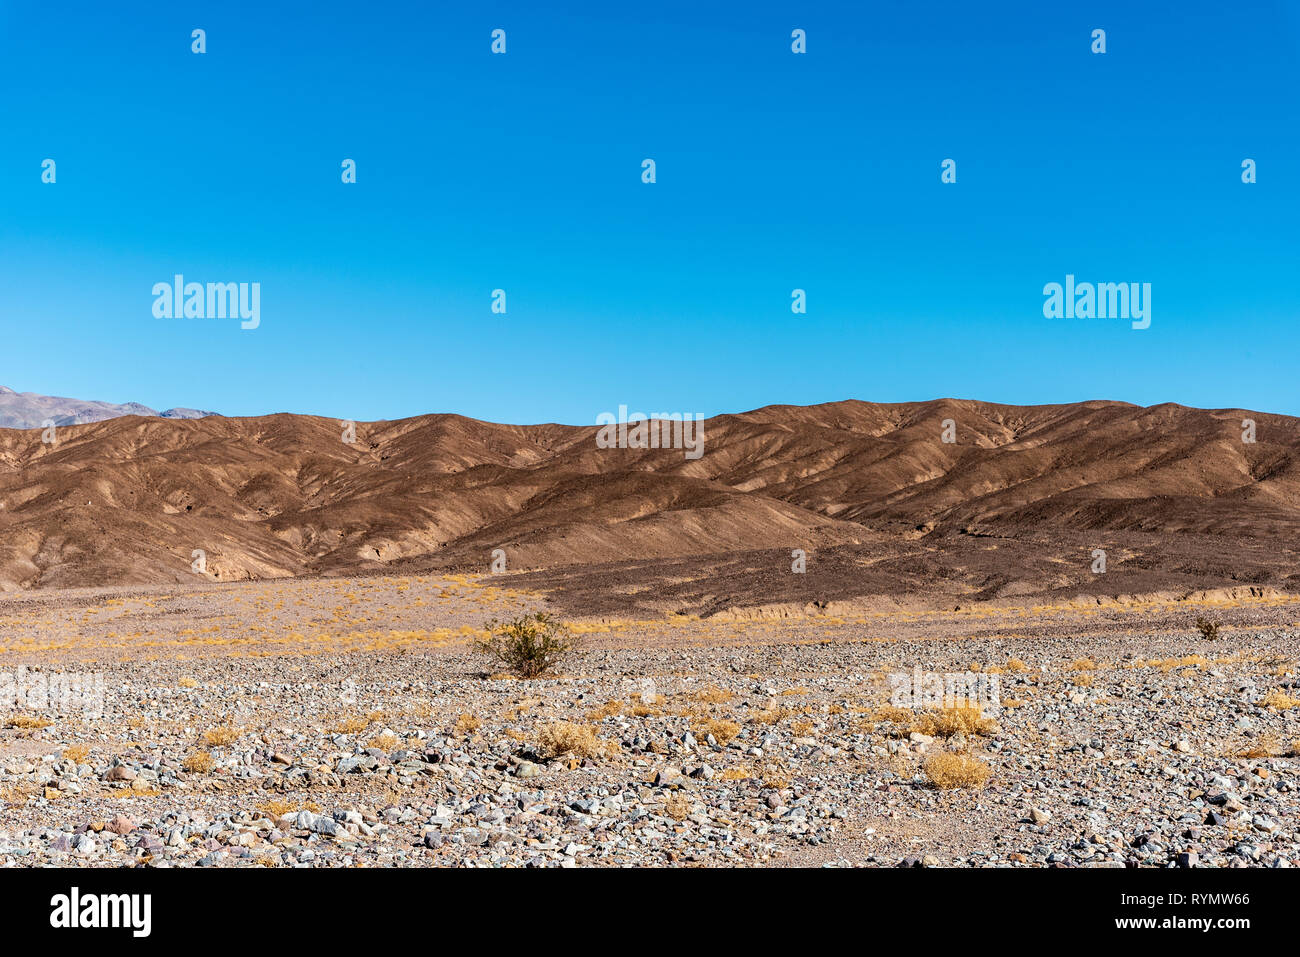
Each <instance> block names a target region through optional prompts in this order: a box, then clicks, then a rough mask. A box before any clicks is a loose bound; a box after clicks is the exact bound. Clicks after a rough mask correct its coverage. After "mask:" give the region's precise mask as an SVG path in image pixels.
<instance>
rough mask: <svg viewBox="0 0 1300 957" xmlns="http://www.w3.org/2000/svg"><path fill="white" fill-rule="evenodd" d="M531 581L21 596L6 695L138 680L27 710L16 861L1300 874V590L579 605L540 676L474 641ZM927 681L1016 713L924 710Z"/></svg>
mask: <svg viewBox="0 0 1300 957" xmlns="http://www.w3.org/2000/svg"><path fill="white" fill-rule="evenodd" d="M510 584H511V582H510V576H503V577H501V578H470V577H455V578H446V577H434V576H413V577H386V578H356V579H292V580H280V581H262V582H241V583H234V584H225V585H220V584H219V585H214V584H208V583H196V584H195V585H194V586H192V587H181V586H175V585H173V586H170V587H167V588H157V587H147V588H130V589H93V590H63V591H41V592H16V593H11V594H8V595H5V596H3V597H0V672H3V673H4V675H0V696H2V695H4V694H5V693H6V692H7V691H9V692H13V691H15V689H18V688H23V689H26V690H28V691H31V689H33V688H36V689H39V687H40V683H41V682H42V680H48V679H49V678H51V677H52V676H54V675H59V674H61V675H65V676H66V675H82V676H86V675H102V677H103V689H104V690H103V701H102V713H95V712H94V710H93V709H91V710H87V709H86V708H84V707H82V706H80V704H78V705H77V706H72V705H68V706H66V707H65V706H62V705H53V706H52V705H49V704H45V705H40V704H39V702H37V706H33V703H32V701H30V700H29V701H27V702H26V703H25V704H24V703H23V702H19V701H17V700H16V698H15V697H14V695H13V694H10V697H9V700H7V701H0V725H2V727H0V862H3V865H4V866H6V867H15V866H43V865H76V866H121V865H146V866H153V867H176V866H203V867H239V866H262V867H395V866H404V867H410V866H418V867H428V866H441V865H451V866H542V867H556V866H558V867H574V866H626V865H641V866H774V865H775V866H786V865H794V866H862V865H866V866H888V867H893V866H899V865H905V866H939V865H943V866H959V867H968V866H998V867H1003V866H1010V867H1035V866H1063V867H1097V866H1112V867H1119V866H1134V865H1141V866H1151V867H1177V866H1199V867H1204V866H1212V867H1291V866H1297V865H1300V824H1297V819H1296V814H1297V811H1298V810H1300V774H1298V773H1297V772H1298V771H1300V757H1297V753H1298V752H1297V748H1300V677H1298V671H1297V668H1298V662H1300V597H1292V596H1288V595H1271V596H1266V597H1251V596H1250V595H1249V594H1245V595H1242V596H1239V597H1226V598H1225V597H1218V598H1203V599H1201V600H1189V599H1184V600H1181V601H1174V600H1170V601H1168V602H1161V601H1154V600H1146V601H1136V600H1134V601H1129V602H1126V603H1123V604H1120V603H1106V602H1098V601H1095V600H1081V601H1079V602H1075V603H1065V604H1060V605H1053V606H1037V607H1033V606H1025V607H1015V606H1010V605H1001V606H998V607H994V606H991V605H988V606H986V605H979V604H976V605H971V606H968V607H963V608H962V609H960V610H952V609H949V610H943V611H937V610H920V609H916V610H906V609H890V610H885V611H874V612H870V611H863V612H861V613H860V614H840V615H835V616H830V615H817V614H812V615H796V616H792V617H786V618H764V617H754V618H752V619H747V618H745V617H743V616H734V615H733V616H729V617H727V618H726V619H725V620H724V619H723V618H722V617H713V618H707V619H698V618H694V617H690V616H681V615H678V616H670V617H668V618H662V619H654V620H646V621H637V620H620V619H617V618H614V617H604V618H586V619H583V618H581V617H580V616H574V617H571V618H570V620H571V621H572V622H573V624H574V627H575V630H576V631H577V632H578V633H579V634H580V635H581V636H582V639H583V643H584V646H583V649H582V651H581V653H580V654H578V655H576V656H574V657H573V658H571V659H570V660H569V661H568V662H567V663H566V664H565V666H564V668H563V673H561V674H558V675H555V676H552V677H547V678H544V679H535V680H519V679H516V678H513V677H510V676H508V675H504V674H499V673H497V668H496V666H495V665H493V663H492V662H491V661H489V660H487V659H485V658H483V657H482V656H481V655H479V654H476V653H475V652H474V650H473V647H472V639H473V638H474V636H475V635H476V634H479V633H481V629H482V627H483V625H484V623H485V621H487V620H488V619H490V618H494V617H495V618H501V617H506V616H510V615H513V614H517V613H520V612H522V611H526V610H537V609H542V608H545V607H546V604H547V598H546V596H545V595H544V594H542V593H540V592H536V591H528V590H523V589H520V588H517V587H516V588H513V589H512V588H511V587H509V586H510ZM516 584H517V583H516ZM1198 616H1202V617H1204V618H1206V619H1207V620H1210V621H1213V622H1216V623H1218V624H1220V625H1221V630H1220V633H1219V636H1218V637H1217V638H1215V639H1207V638H1206V637H1205V636H1203V634H1202V633H1201V632H1200V631H1199V630H1198V629H1197V628H1196V627H1195V626H1194V622H1195V619H1196V618H1197V617H1198ZM914 668H920V669H922V670H923V671H926V672H939V673H958V672H970V671H979V672H982V673H985V674H992V675H996V677H997V680H998V684H999V686H1000V692H1001V694H1000V707H999V709H998V710H997V711H996V713H994V714H991V715H986V716H985V717H984V718H982V719H981V718H979V717H978V716H977V715H974V714H973V713H972V712H971V711H969V710H962V709H947V710H944V709H936V710H924V709H922V710H917V709H907V708H900V707H896V706H894V705H891V703H890V687H889V677H888V676H889V675H890V674H893V673H911V672H912V671H913V669H914ZM5 676H8V678H7V679H6V677H5ZM35 693H38V692H35Z"/></svg>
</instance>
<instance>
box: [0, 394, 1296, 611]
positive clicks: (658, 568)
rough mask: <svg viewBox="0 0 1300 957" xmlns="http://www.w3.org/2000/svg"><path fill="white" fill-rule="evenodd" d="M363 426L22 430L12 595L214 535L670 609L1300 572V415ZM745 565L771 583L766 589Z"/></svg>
mask: <svg viewBox="0 0 1300 957" xmlns="http://www.w3.org/2000/svg"><path fill="white" fill-rule="evenodd" d="M1243 419H1252V420H1253V421H1254V422H1255V427H1256V432H1257V441H1256V442H1255V443H1247V442H1243V441H1242V433H1243V426H1242V420H1243ZM948 420H951V426H952V429H951V432H952V437H953V438H954V439H955V441H953V442H945V441H944V440H943V437H944V432H945V425H946V424H948ZM355 430H356V441H355V442H354V443H351V444H349V443H347V442H345V441H344V437H345V433H346V431H347V430H346V429H345V427H344V423H343V422H342V421H341V420H337V419H332V418H325V417H320V416H305V415H296V414H289V413H279V414H275V415H269V416H256V417H249V418H226V417H221V416H213V417H205V418H197V419H167V418H154V417H142V416H133V415H127V416H119V417H114V418H111V419H106V420H103V421H99V422H94V423H88V424H76V425H69V426H65V427H63V428H60V429H59V430H58V436H57V442H56V443H54V444H47V443H44V442H42V441H41V435H40V434H39V433H35V432H31V431H27V432H24V431H16V430H0V505H3V507H0V588H9V589H13V588H37V587H67V586H78V585H103V584H147V583H161V582H168V581H188V580H191V578H192V577H193V575H194V573H193V572H191V570H190V566H191V562H192V558H191V555H192V553H193V552H194V550H196V549H201V550H202V551H203V552H204V553H205V556H206V568H205V571H204V574H203V576H202V577H205V578H207V579H209V580H214V581H232V580H244V579H249V578H267V577H284V576H294V575H329V576H337V575H353V574H368V573H377V572H386V573H397V574H420V573H425V572H435V571H436V572H441V571H477V572H480V573H484V574H486V573H487V571H488V564H489V562H490V556H491V553H492V551H493V550H494V549H496V548H502V549H504V550H505V552H506V555H507V569H508V571H509V572H510V573H511V576H512V577H516V578H519V577H520V576H522V579H521V580H528V581H529V582H530V583H533V584H536V585H538V587H551V586H556V587H559V586H558V585H556V583H567V584H563V587H566V588H569V589H571V590H573V591H575V593H576V592H582V593H583V594H584V595H585V597H586V599H587V600H588V602H589V604H593V603H594V604H593V607H594V605H599V604H601V603H602V602H607V601H609V600H613V599H614V598H620V596H621V598H626V599H627V601H628V602H630V603H632V604H635V605H637V606H638V607H645V608H651V606H653V608H651V610H654V609H658V610H663V608H665V607H667V606H668V605H671V604H673V603H675V602H679V601H680V603H681V604H682V606H683V607H687V608H695V609H701V608H706V607H708V608H714V607H715V606H717V605H718V604H719V603H720V602H726V603H728V604H735V605H745V604H756V603H761V602H762V601H764V600H768V599H773V600H789V601H798V600H801V599H802V598H805V597H806V598H807V599H808V600H810V601H818V600H821V598H818V597H817V596H818V595H822V596H823V597H824V596H826V595H831V596H839V597H838V598H837V599H836V600H840V598H845V597H853V596H854V595H855V594H856V595H872V594H894V593H902V592H913V593H918V594H929V595H931V596H932V597H933V598H934V600H936V601H948V600H949V599H952V598H961V597H963V596H966V597H968V598H969V596H982V597H980V598H977V599H976V600H990V599H996V598H1000V597H1003V596H1005V595H1012V594H1044V595H1049V594H1065V593H1071V594H1073V593H1084V594H1091V593H1094V592H1096V593H1101V592H1106V593H1120V592H1123V593H1130V594H1132V593H1137V592H1142V591H1158V590H1161V589H1166V590H1168V589H1173V590H1174V591H1177V590H1180V589H1182V590H1190V589H1197V588H1199V589H1205V588H1212V587H1213V588H1217V587H1224V586H1231V585H1234V584H1241V583H1242V582H1248V583H1252V584H1255V583H1259V584H1268V585H1270V586H1271V587H1275V588H1282V589H1285V588H1288V587H1293V586H1294V587H1300V573H1298V572H1297V570H1296V566H1297V564H1300V556H1298V555H1297V553H1296V550H1295V547H1294V546H1293V545H1292V544H1291V543H1292V542H1296V541H1300V534H1298V533H1300V469H1298V468H1297V464H1296V463H1297V460H1298V458H1300V419H1295V418H1292V417H1289V416H1282V415H1275V414H1271V413H1255V412H1249V411H1247V410H1240V409H1217V410H1205V409H1194V408H1190V407H1186V406H1180V405H1176V404H1173V403H1163V404H1160V405H1156V406H1149V407H1143V406H1135V405H1131V404H1128V403H1121V402H1110V401H1107V400H1090V401H1087V402H1081V403H1064V404H1055V405H1042V406H1013V405H1004V404H998V403H986V402H981V401H978V400H968V399H935V400H930V401H927V402H912V403H870V402H863V401H860V400H843V401H840V402H834V403H825V404H822V405H815V406H778V405H774V406H766V407H763V408H761V409H755V410H752V411H750V412H741V413H731V414H725V415H719V416H715V417H713V418H711V419H706V420H705V421H704V422H703V431H704V453H703V455H702V456H701V457H700V458H698V459H688V458H686V457H685V455H684V453H683V451H682V450H680V449H636V448H633V449H627V448H624V449H619V448H600V447H598V445H597V442H596V435H597V427H595V426H569V425H557V424H542V425H527V426H519V425H508V424H499V423H491V422H481V421H479V420H475V419H470V418H467V417H464V416H459V415H455V414H449V413H437V414H428V415H422V416H414V417H411V418H407V419H396V420H390V421H378V422H358V423H356V424H355ZM998 543H1001V544H998ZM992 546H996V547H992ZM1102 547H1104V548H1107V549H1108V550H1109V551H1110V563H1111V564H1110V569H1109V572H1108V573H1107V574H1105V575H1095V574H1092V573H1090V572H1089V566H1090V563H1091V562H1092V558H1091V557H1090V555H1091V551H1092V549H1093V548H1102ZM796 548H799V549H803V550H804V551H805V552H806V553H807V554H808V555H809V556H810V557H809V561H808V572H807V574H804V575H799V574H791V573H790V565H791V559H790V557H789V556H790V553H791V551H792V550H793V549H796ZM999 551H1000V553H999ZM782 556H784V557H782ZM813 556H816V557H815V558H814V557H813ZM740 567H745V568H750V569H753V568H761V569H765V570H766V571H763V573H762V574H758V573H754V575H753V584H752V586H751V585H749V584H746V582H748V581H749V579H748V578H746V576H745V575H744V574H740V573H735V574H733V572H732V571H729V569H735V568H740ZM773 569H774V570H775V572H773V575H772V576H770V580H769V576H768V571H771V570H773ZM782 569H784V571H782ZM815 570H816V573H815V574H814V571H815ZM720 582H723V583H725V588H724V590H725V591H726V592H727V593H726V594H722V593H720V592H719V588H723V587H724V586H723V585H720V584H719V583H720ZM656 583H657V584H656ZM656 589H657V590H658V591H656ZM638 596H641V597H638ZM647 596H648V597H647ZM656 596H657V597H656ZM620 600H621V599H620ZM661 606H662V607H661ZM715 610H716V609H715Z"/></svg>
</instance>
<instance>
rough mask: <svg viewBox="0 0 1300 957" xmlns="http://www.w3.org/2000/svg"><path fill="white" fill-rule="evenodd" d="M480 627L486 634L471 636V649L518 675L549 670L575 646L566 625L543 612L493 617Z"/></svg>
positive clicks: (528, 675)
mask: <svg viewBox="0 0 1300 957" xmlns="http://www.w3.org/2000/svg"><path fill="white" fill-rule="evenodd" d="M483 627H484V629H485V630H486V631H487V633H488V636H487V637H486V638H477V639H475V641H474V647H475V650H477V651H478V652H480V653H481V654H484V655H487V656H488V657H490V658H492V659H493V660H495V661H496V662H497V663H498V664H499V665H501V666H502V667H504V668H506V669H507V670H509V671H512V672H514V673H515V674H517V675H518V676H519V677H521V678H536V677H537V676H539V675H543V674H545V673H546V672H548V671H551V670H553V669H554V668H555V667H556V666H557V665H559V663H560V662H561V661H563V660H564V659H565V658H566V657H568V656H569V655H570V654H572V653H573V652H574V651H576V650H577V649H578V646H579V640H578V638H577V637H576V636H575V635H574V634H573V632H571V631H570V630H569V628H568V626H566V625H565V624H564V623H563V622H562V621H560V620H559V619H558V618H556V617H555V616H554V615H549V614H547V613H546V612H536V613H534V614H530V615H521V616H520V617H518V618H514V619H512V620H510V621H505V622H502V621H497V620H495V619H494V620H492V621H489V622H487V623H486V624H485V625H484V626H483Z"/></svg>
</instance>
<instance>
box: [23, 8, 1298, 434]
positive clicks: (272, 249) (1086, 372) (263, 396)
mask: <svg viewBox="0 0 1300 957" xmlns="http://www.w3.org/2000/svg"><path fill="white" fill-rule="evenodd" d="M548 8H558V12H557V11H556V10H552V9H548ZM196 27H201V28H203V29H205V30H206V31H207V47H208V52H207V53H206V54H204V55H201V56H200V55H195V54H193V53H191V52H190V43H191V40H190V32H191V30H192V29H194V28H196ZM497 27H500V28H503V29H505V30H506V31H507V51H508V52H507V53H506V54H505V55H504V56H495V55H492V54H491V53H490V51H489V45H490V32H491V31H492V29H494V28H497ZM796 27H799V28H803V29H805V30H806V31H807V36H808V52H807V54H805V55H795V54H793V53H791V52H790V32H791V30H792V29H794V28H796ZM1094 28H1103V29H1105V30H1106V31H1107V48H1108V50H1107V53H1106V54H1105V55H1094V54H1092V53H1091V52H1090V43H1091V40H1090V33H1091V31H1092V30H1093V29H1094ZM1298 78H1300V4H1297V3H1296V2H1246V3H1233V4H1227V3H1223V2H1221V0H1220V2H1216V3H1204V2H1182V3H1176V4H1175V3H1164V4H1156V3H1133V2H1122V3H1087V4H1084V3H1058V2H1051V3H1045V2H1042V0H1033V2H1023V3H997V4H976V3H952V4H947V3H905V2H880V3H866V2H861V0H853V2H844V3H819V2H803V0H800V2H795V0H789V2H767V0H758V2H745V3H699V2H675V0H655V2H654V3H650V4H635V3H627V4H616V3H605V2H594V0H593V2H585V3H583V2H572V3H562V4H540V3H536V2H530V3H477V2H475V3H469V2H466V3H442V2H439V3H428V2H420V3H400V2H399V3H385V4H356V3H348V4H338V5H336V4H333V3H330V2H312V3H297V4H280V3H276V4H269V3H240V2H232V3H221V4H215V3H212V4H191V3H184V2H166V3H163V2H159V3H152V2H129V3H120V2H114V3H104V2H101V0H96V2H93V3H70V4H57V5H48V4H19V3H16V2H11V0H6V2H3V3H2V4H0V89H3V90H4V95H3V101H2V102H0V332H2V333H3V336H2V337H0V342H2V343H3V348H0V384H4V385H8V386H10V387H12V388H16V389H18V390H20V391H37V392H44V393H52V394H62V395H72V396H77V397H81V398H95V399H104V400H110V401H119V402H120V401H126V400H135V401H139V402H143V403H146V404H149V405H152V406H154V407H158V408H164V407H167V406H173V405H185V406H196V407H200V408H207V409H213V410H216V411H220V412H223V413H226V414H230V415H254V414H261V413H268V412H277V411H290V412H310V413H318V414H323V415H332V416H338V417H341V418H348V417H350V418H355V419H375V418H396V417H401V416H406V415H413V414H418V413H422V412H437V411H452V412H460V413H464V414H467V415H471V416H475V417H479V418H486V419H492V420H497V421H508V422H540V421H561V422H572V423H591V422H594V421H595V417H596V415H597V414H598V413H599V412H601V411H605V410H610V411H614V410H616V409H617V407H618V405H619V404H627V405H628V406H630V407H632V408H633V409H634V410H635V409H640V410H643V411H683V412H704V413H707V414H714V413H717V412H722V411H740V410H743V409H749V408H754V407H757V406H762V405H766V404H770V403H778V402H780V403H799V404H805V403H814V402H822V401H830V400H835V399H842V398H860V399H867V400H875V401H904V400H915V399H929V398H935V397H939V396H957V397H964V398H979V399H987V400H992V401H999V402H1012V403H1043V402H1065V401H1074V400H1082V399H1088V398H1113V399H1123V400H1127V401H1131V402H1138V403H1142V404H1151V403H1156V402H1163V401H1175V402H1181V403H1185V404H1189V405H1199V406H1213V407H1218V406H1241V407H1246V408H1254V409H1259V410H1264V411H1277V412H1287V413H1291V414H1300V397H1298V396H1297V387H1296V382H1297V379H1298V378H1300V376H1297V371H1296V370H1297V367H1298V366H1300V79H1298ZM47 157H48V158H53V159H54V160H55V161H56V162H57V164H58V165H57V183H55V184H54V185H46V184H42V183H41V180H40V173H41V169H40V164H41V161H42V160H43V159H45V158H47ZM647 157H650V158H653V159H655V160H656V162H657V167H658V170H657V171H658V182H657V183H655V184H654V185H645V184H643V183H642V182H641V161H642V160H643V159H644V158H647ZM950 157H951V158H953V159H955V160H956V161H957V163H958V182H957V183H956V184H955V185H944V184H941V183H940V178H939V172H940V163H941V161H942V160H944V159H945V158H950ZM1247 157H1249V158H1252V159H1254V160H1256V161H1257V163H1258V180H1259V181H1258V183H1256V184H1254V185H1249V186H1248V185H1243V184H1242V183H1241V161H1242V160H1243V159H1244V158H1247ZM344 158H352V159H355V160H356V161H357V163H358V182H357V184H355V185H344V184H342V183H341V182H340V163H341V162H342V160H343V159H344ZM177 272H180V273H183V274H185V276H186V277H187V279H192V280H198V281H205V282H206V281H223V282H225V281H249V282H251V281H257V282H260V283H261V287H262V300H261V327H260V328H259V329H257V330H254V331H243V330H241V329H240V328H239V324H238V323H237V322H231V321H221V320H160V319H155V318H154V317H153V314H152V311H151V309H152V304H153V299H152V296H151V294H150V289H151V287H152V285H153V284H154V283H155V282H159V281H168V280H169V279H170V277H171V276H172V275H173V274H174V273H177ZM1066 273H1074V274H1075V275H1076V276H1078V278H1079V279H1080V280H1081V281H1082V280H1094V281H1138V282H1150V283H1151V284H1152V298H1153V304H1152V305H1153V321H1152V325H1151V328H1150V329H1147V330H1145V331H1134V330H1132V329H1130V328H1129V324H1128V323H1127V322H1124V321H1121V320H1100V319H1091V320H1088V319H1072V320H1065V319H1055V320H1049V319H1045V318H1043V315H1042V304H1043V295H1042V287H1043V285H1044V284H1045V283H1048V282H1053V281H1055V282H1061V281H1063V279H1064V277H1065V274H1066ZM498 287H500V288H504V289H505V290H506V293H507V297H508V300H507V301H508V312H507V314H506V315H505V316H496V315H493V314H492V313H491V311H490V294H491V291H492V290H493V289H494V288H498ZM796 287H800V288H804V289H806V290H807V295H808V312H807V314H806V315H803V316H797V315H793V314H792V313H791V311H790V293H791V290H792V289H794V288H796Z"/></svg>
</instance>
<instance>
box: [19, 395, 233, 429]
mask: <svg viewBox="0 0 1300 957" xmlns="http://www.w3.org/2000/svg"><path fill="white" fill-rule="evenodd" d="M215 414H216V413H215V412H204V411H201V410H199V409H185V408H175V409H168V410H167V411H166V412H156V411H155V410H153V409H151V408H149V406H147V405H141V404H140V403H139V402H124V403H121V404H120V405H119V404H115V403H112V402H99V401H96V400H92V399H69V398H65V397H63V396H56V395H41V394H40V393H37V392H15V391H14V390H13V389H10V388H9V387H8V386H3V385H0V429H40V428H44V427H45V424H46V423H47V422H53V423H54V424H55V425H82V424H84V423H86V422H102V421H103V420H104V419H115V418H117V417H118V416H123V415H143V416H153V417H160V418H164V419H202V418H206V417H207V416H209V415H215Z"/></svg>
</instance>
